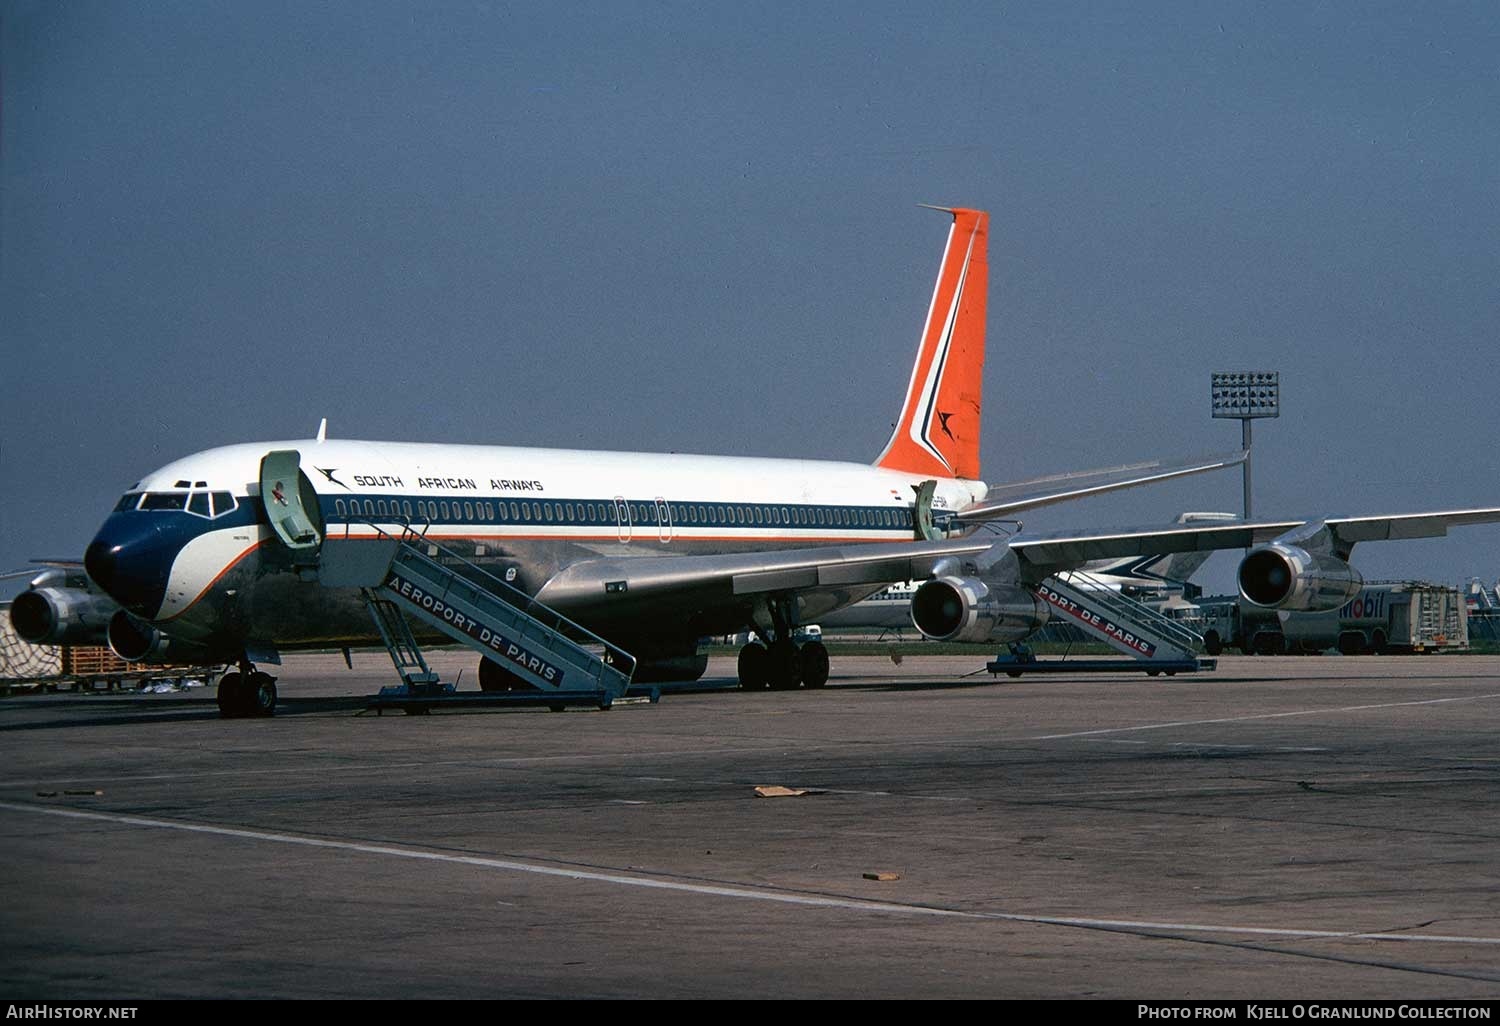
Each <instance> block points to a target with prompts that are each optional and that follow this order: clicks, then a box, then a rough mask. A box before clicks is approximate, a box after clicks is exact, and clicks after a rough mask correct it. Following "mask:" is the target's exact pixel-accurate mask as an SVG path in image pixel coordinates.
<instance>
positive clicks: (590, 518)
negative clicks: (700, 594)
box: [333, 499, 913, 531]
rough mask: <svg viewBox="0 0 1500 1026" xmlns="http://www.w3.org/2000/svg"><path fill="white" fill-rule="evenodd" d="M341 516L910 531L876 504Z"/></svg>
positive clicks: (504, 504) (420, 509)
mask: <svg viewBox="0 0 1500 1026" xmlns="http://www.w3.org/2000/svg"><path fill="white" fill-rule="evenodd" d="M333 506H334V512H335V514H337V515H338V516H340V517H350V516H353V517H360V516H364V517H401V518H404V519H406V520H419V521H421V520H426V521H433V522H437V523H507V524H528V523H531V524H544V525H545V524H559V525H563V526H604V527H615V526H618V525H619V524H621V523H622V522H627V521H628V522H629V523H630V524H631V525H639V526H642V527H660V526H662V518H663V515H665V517H666V518H667V521H668V523H670V524H671V525H672V526H674V527H679V528H690V527H787V528H799V527H806V528H833V527H853V528H864V529H875V530H882V529H897V528H899V529H901V530H903V531H904V530H910V529H911V528H912V526H913V524H912V516H911V510H910V509H907V508H905V507H901V508H885V507H878V506H790V505H787V506H782V505H775V506H771V505H763V504H739V503H696V502H671V503H668V502H661V503H657V502H635V501H630V502H624V501H619V502H609V501H589V500H557V499H550V500H546V501H540V500H536V499H527V500H521V501H515V500H510V501H506V500H501V501H498V502H489V501H483V500H480V501H474V500H462V501H461V500H458V499H454V500H447V499H418V500H417V501H416V503H415V505H413V503H412V501H411V500H410V499H348V500H345V499H335V500H334V503H333Z"/></svg>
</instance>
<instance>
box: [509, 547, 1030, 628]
mask: <svg viewBox="0 0 1500 1026" xmlns="http://www.w3.org/2000/svg"><path fill="white" fill-rule="evenodd" d="M1001 544H1004V543H1003V542H1001ZM995 545H996V540H995V539H994V538H984V539H969V540H963V541H911V542H902V543H898V544H882V543H870V544H855V545H833V546H826V547H819V548H811V549H788V550H776V551H770V552H737V553H727V554H723V555H712V556H635V557H629V558H623V559H621V558H608V557H606V558H601V559H591V560H586V561H584V562H582V563H575V564H573V565H572V566H569V567H567V568H566V569H564V570H562V571H561V572H560V573H558V574H557V575H556V576H555V577H553V578H552V579H551V580H550V581H548V582H547V583H546V584H545V585H544V586H543V587H542V589H541V591H540V592H538V594H537V598H538V599H539V600H541V601H542V602H545V603H546V604H547V605H549V606H552V607H554V608H556V609H562V610H565V611H566V613H567V615H568V616H570V617H572V618H573V619H584V618H588V619H587V621H586V622H590V623H594V622H598V623H608V622H609V621H610V620H611V619H614V618H616V617H618V618H621V619H626V618H630V617H635V618H639V616H640V611H641V610H642V609H649V610H652V611H653V612H654V613H655V614H656V615H658V616H660V617H663V618H677V619H679V620H688V621H691V622H693V623H695V624H698V625H699V626H700V629H702V631H703V633H705V634H711V633H718V632H720V631H726V632H727V631H731V630H738V629H739V628H740V626H742V625H743V624H744V623H745V622H746V620H747V619H748V618H747V617H745V616H744V615H743V612H744V610H745V609H746V608H748V607H751V606H753V605H754V604H755V602H756V600H757V598H758V597H760V596H763V595H765V594H766V593H770V592H781V593H794V594H796V595H797V597H798V598H799V600H801V602H802V605H803V610H804V613H805V614H807V615H810V616H815V615H817V614H818V613H819V612H822V611H826V610H827V609H833V608H837V607H838V606H842V605H847V604H849V603H851V602H855V601H858V600H859V599H861V598H863V597H865V596H866V595H868V594H871V593H873V592H875V591H878V590H879V589H881V588H883V587H885V586H886V585H887V584H890V583H891V582H892V581H905V580H911V579H913V578H916V579H921V578H924V577H928V576H931V574H932V573H933V571H934V569H935V568H936V567H937V566H938V565H939V564H940V563H942V562H943V561H945V560H952V559H963V558H965V557H973V556H977V555H979V554H981V553H984V552H988V551H990V550H991V549H993V548H994V547H995Z"/></svg>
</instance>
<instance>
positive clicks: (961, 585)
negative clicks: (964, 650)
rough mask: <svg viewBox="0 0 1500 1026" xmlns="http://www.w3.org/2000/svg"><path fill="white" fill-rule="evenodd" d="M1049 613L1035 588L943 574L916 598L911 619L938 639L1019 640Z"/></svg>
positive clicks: (927, 585) (925, 633)
mask: <svg viewBox="0 0 1500 1026" xmlns="http://www.w3.org/2000/svg"><path fill="white" fill-rule="evenodd" d="M1050 615H1051V613H1050V612H1049V611H1048V609H1047V604H1046V603H1045V602H1043V601H1042V600H1041V599H1040V598H1039V597H1037V596H1036V595H1035V594H1034V593H1032V592H1031V591H1028V590H1027V589H1025V588H1022V587H1019V586H1018V585H1013V584H993V583H986V582H984V581H981V580H979V579H978V578H977V577H939V578H937V579H936V580H932V581H928V582H926V583H925V584H923V585H922V586H921V587H919V588H918V589H917V590H916V592H915V593H914V594H913V595H912V597H911V621H912V623H913V624H915V625H916V628H917V630H919V631H921V632H922V634H923V636H924V637H928V638H931V639H932V640H933V641H996V642H1008V641H1020V640H1021V639H1022V638H1024V637H1026V636H1027V635H1029V634H1031V633H1032V632H1033V631H1035V630H1037V629H1038V628H1040V627H1041V626H1042V625H1043V624H1045V623H1046V622H1047V618H1048V617H1049V616H1050Z"/></svg>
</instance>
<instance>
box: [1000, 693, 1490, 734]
mask: <svg viewBox="0 0 1500 1026" xmlns="http://www.w3.org/2000/svg"><path fill="white" fill-rule="evenodd" d="M1492 698H1500V694H1491V695H1460V696H1458V697H1455V698H1424V699H1422V700H1421V701H1415V702H1382V703H1379V704H1377V705H1342V706H1331V707H1327V708H1323V709H1294V710H1292V711H1290V712H1278V713H1254V714H1251V715H1249V716H1224V717H1221V718H1218V719H1212V720H1173V721H1171V722H1170V723H1143V724H1140V725H1139V726H1135V727H1105V728H1103V729H1101V730H1079V731H1075V732H1073V733H1071V734H1038V735H1036V736H1035V737H1029V738H1027V739H1026V740H1027V741H1061V740H1063V739H1065V738H1072V737H1096V736H1098V735H1100V734H1126V733H1129V732H1131V731H1135V730H1168V729H1170V728H1172V727H1201V726H1206V725H1209V724H1215V723H1245V722H1248V721H1250V720H1279V719H1285V718H1286V717H1289V716H1327V715H1328V714H1329V713H1349V712H1367V711H1369V710H1371V709H1400V708H1403V707H1407V706H1417V705H1445V704H1447V703H1450V702H1483V701H1486V700H1488V699H1492Z"/></svg>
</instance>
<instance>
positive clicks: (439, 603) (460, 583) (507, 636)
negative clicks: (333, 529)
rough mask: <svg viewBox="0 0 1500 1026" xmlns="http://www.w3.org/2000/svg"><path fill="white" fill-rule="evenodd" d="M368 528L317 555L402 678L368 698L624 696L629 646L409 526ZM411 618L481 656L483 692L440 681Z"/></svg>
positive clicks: (406, 701)
mask: <svg viewBox="0 0 1500 1026" xmlns="http://www.w3.org/2000/svg"><path fill="white" fill-rule="evenodd" d="M374 530H375V536H374V537H369V536H365V537H358V538H354V537H349V536H347V535H345V536H344V537H339V536H338V535H333V536H330V537H328V538H326V539H325V540H324V541H323V545H322V551H321V553H320V554H319V560H318V576H319V579H320V580H321V581H322V583H324V584H327V585H332V586H334V587H357V588H359V589H360V590H361V592H362V593H363V595H364V599H365V605H366V607H367V608H368V609H369V610H370V615H371V618H372V619H373V620H374V622H375V625H376V627H377V629H378V630H379V632H380V636H381V639H382V641H383V642H384V643H385V647H386V651H387V652H389V653H390V656H391V663H392V665H393V666H394V667H395V668H396V672H397V674H398V676H400V678H401V684H400V685H398V686H395V687H391V688H385V689H383V690H382V691H381V693H380V695H379V696H377V697H376V698H375V699H374V700H372V705H375V706H377V707H397V706H400V707H405V708H407V709H408V710H410V711H425V709H426V708H430V707H431V706H433V705H438V704H449V703H452V702H455V701H471V700H477V701H484V702H489V703H497V702H521V703H526V702H530V703H538V702H540V703H541V704H545V705H548V706H549V707H554V708H556V707H561V706H564V705H567V704H582V703H588V704H594V705H597V706H598V707H599V708H602V709H607V708H609V706H610V705H611V704H613V703H614V702H615V701H616V700H617V699H619V698H622V697H623V696H624V694H625V691H626V689H627V688H628V687H629V686H630V678H631V675H632V673H633V672H634V670H635V659H634V657H632V656H631V655H630V654H629V653H628V652H625V651H624V650H623V649H621V648H619V647H618V646H615V645H612V644H610V643H609V642H607V641H605V640H604V639H603V638H601V637H599V636H598V635H596V634H593V633H591V632H590V631H588V630H587V629H585V628H583V627H581V626H579V625H578V624H576V623H573V622H572V621H571V620H568V619H567V618H566V617H564V616H563V615H562V614H561V613H558V612H557V611H556V610H554V609H551V608H550V607H548V606H546V605H544V604H543V603H541V602H538V601H537V600H536V599H534V598H532V597H531V596H529V595H527V594H526V593H525V592H523V591H521V590H519V589H517V588H514V587H512V586H511V585H509V584H507V583H506V582H505V581H502V580H501V579H499V578H498V577H495V576H494V575H492V574H490V573H489V572H487V571H486V570H484V569H483V568H481V567H479V566H476V565H475V564H473V563H471V562H469V561H468V560H466V559H464V558H463V557H462V556H460V555H458V554H457V553H456V552H453V551H452V550H451V549H447V548H445V547H443V546H441V545H438V544H436V543H434V542H432V541H431V540H429V539H426V538H424V537H423V536H422V535H421V534H420V533H418V532H416V531H414V530H411V529H410V528H407V529H406V530H404V531H403V533H402V534H401V535H400V536H396V535H392V534H388V533H386V532H385V531H383V530H380V529H379V528H374ZM407 616H413V617H416V618H417V619H418V620H419V621H421V622H424V623H426V624H428V625H430V626H432V627H434V628H436V629H437V630H438V631H441V632H442V633H443V634H445V635H447V636H448V637H450V638H452V639H453V640H454V641H456V642H458V643H459V644H462V645H465V646H467V647H469V648H471V649H473V650H474V651H476V652H478V653H479V654H480V655H481V656H483V657H484V659H485V663H484V664H482V665H481V671H480V677H481V683H482V685H485V690H484V691H482V692H480V693H461V692H458V691H457V689H456V688H455V687H454V686H453V685H452V684H445V683H443V682H442V681H440V680H439V679H438V675H437V674H436V673H434V672H433V671H432V670H431V669H430V668H429V667H428V664H427V661H426V659H425V658H424V657H423V656H422V650H421V647H420V645H419V644H418V643H417V639H416V637H415V636H414V635H413V633H412V631H411V626H410V624H409V623H408V621H407Z"/></svg>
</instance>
